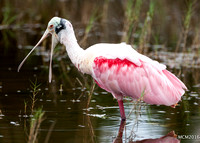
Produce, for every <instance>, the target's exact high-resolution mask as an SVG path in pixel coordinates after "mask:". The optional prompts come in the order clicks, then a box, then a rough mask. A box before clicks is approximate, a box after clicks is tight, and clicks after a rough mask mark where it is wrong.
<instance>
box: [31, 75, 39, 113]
mask: <svg viewBox="0 0 200 143" xmlns="http://www.w3.org/2000/svg"><path fill="white" fill-rule="evenodd" d="M30 82H31V89H32V90H33V94H32V96H31V114H33V111H34V107H35V102H36V101H37V98H36V95H37V94H38V92H39V89H38V88H39V86H40V85H41V84H38V83H37V79H36V80H35V82H32V81H30Z"/></svg>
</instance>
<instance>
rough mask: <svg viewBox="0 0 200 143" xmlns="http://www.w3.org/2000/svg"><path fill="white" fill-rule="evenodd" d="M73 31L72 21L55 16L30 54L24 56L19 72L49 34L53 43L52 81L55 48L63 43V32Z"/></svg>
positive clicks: (50, 75)
mask: <svg viewBox="0 0 200 143" xmlns="http://www.w3.org/2000/svg"><path fill="white" fill-rule="evenodd" d="M63 32H64V33H73V27H72V25H71V23H70V22H69V21H68V20H66V19H63V18H59V17H53V18H52V19H51V20H50V21H49V23H48V26H47V29H46V31H45V32H44V34H43V36H42V38H41V39H40V40H39V42H38V43H37V44H36V45H35V47H33V49H32V50H31V51H30V52H29V53H28V55H27V56H26V57H25V58H24V60H23V61H22V62H21V64H20V65H19V67H18V72H19V70H20V68H21V67H22V65H23V64H24V62H25V61H26V59H27V58H28V56H29V55H30V54H31V53H32V52H33V51H34V50H35V48H36V47H37V46H38V45H39V44H40V43H41V42H42V41H43V40H44V39H46V38H47V37H48V36H49V35H52V43H51V54H50V66H49V82H51V78H52V69H51V63H52V56H53V50H54V48H55V47H56V45H57V44H58V42H60V43H61V44H62V38H61V37H62V34H61V33H63Z"/></svg>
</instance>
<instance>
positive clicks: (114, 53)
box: [88, 43, 166, 70]
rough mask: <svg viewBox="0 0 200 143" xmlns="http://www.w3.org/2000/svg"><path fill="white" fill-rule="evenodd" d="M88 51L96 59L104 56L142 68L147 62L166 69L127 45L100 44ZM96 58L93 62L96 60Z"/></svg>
mask: <svg viewBox="0 0 200 143" xmlns="http://www.w3.org/2000/svg"><path fill="white" fill-rule="evenodd" d="M88 51H90V52H92V55H94V58H96V57H100V56H103V57H105V58H107V59H117V58H118V59H121V60H123V59H127V60H129V61H130V62H132V63H134V64H135V65H137V66H141V64H142V63H141V62H145V63H148V64H151V65H152V66H154V67H155V68H157V69H160V70H163V69H166V66H165V65H163V64H160V63H159V62H157V61H154V60H152V59H150V58H148V57H147V56H145V55H142V54H140V53H138V52H137V51H136V50H134V49H133V48H132V46H131V45H128V44H126V43H120V44H107V43H100V44H95V45H93V46H91V47H90V48H89V49H88ZM94 58H93V59H92V60H94Z"/></svg>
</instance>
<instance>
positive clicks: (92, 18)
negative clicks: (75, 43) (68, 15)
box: [79, 9, 100, 47]
mask: <svg viewBox="0 0 200 143" xmlns="http://www.w3.org/2000/svg"><path fill="white" fill-rule="evenodd" d="M99 17H100V16H98V15H97V10H96V9H95V10H94V12H92V14H91V16H90V19H89V22H88V24H87V26H86V28H85V32H84V36H83V38H82V39H81V40H80V43H79V44H80V45H81V46H83V47H85V45H86V40H87V38H88V34H89V33H90V31H91V30H92V28H93V27H94V23H95V21H96V20H97V19H98V18H99Z"/></svg>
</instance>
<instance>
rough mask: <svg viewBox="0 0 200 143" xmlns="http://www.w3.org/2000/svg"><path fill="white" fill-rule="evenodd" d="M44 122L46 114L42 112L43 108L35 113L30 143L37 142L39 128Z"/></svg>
mask: <svg viewBox="0 0 200 143" xmlns="http://www.w3.org/2000/svg"><path fill="white" fill-rule="evenodd" d="M43 120H44V112H43V111H42V108H39V109H37V110H36V111H35V112H34V114H33V117H32V118H31V123H30V130H29V136H28V143H36V142H37V136H38V133H39V128H40V125H41V123H42V121H43Z"/></svg>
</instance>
